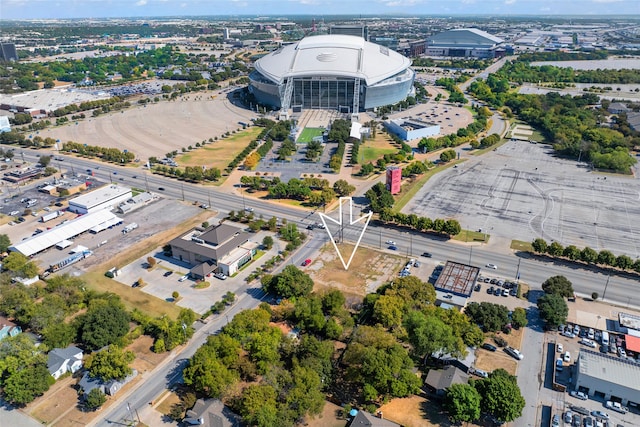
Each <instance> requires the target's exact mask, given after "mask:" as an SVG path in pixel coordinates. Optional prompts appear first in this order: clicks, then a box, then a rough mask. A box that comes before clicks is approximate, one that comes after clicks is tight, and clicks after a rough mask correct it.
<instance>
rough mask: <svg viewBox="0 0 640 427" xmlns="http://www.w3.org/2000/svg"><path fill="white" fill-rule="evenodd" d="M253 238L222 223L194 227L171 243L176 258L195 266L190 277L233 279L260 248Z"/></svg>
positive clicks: (190, 272)
mask: <svg viewBox="0 0 640 427" xmlns="http://www.w3.org/2000/svg"><path fill="white" fill-rule="evenodd" d="M249 237H250V235H249V233H247V232H246V231H244V230H242V229H241V228H238V227H236V226H233V225H230V224H227V223H221V224H218V225H212V226H211V227H209V228H206V229H204V230H203V229H201V228H195V229H193V230H191V231H189V232H188V233H187V234H185V235H183V236H180V237H176V238H175V239H173V240H171V241H170V242H169V245H170V246H171V252H172V256H173V258H176V259H179V260H180V261H185V262H188V263H189V264H191V265H192V266H193V267H192V268H191V270H190V271H189V274H190V275H191V277H193V278H194V279H204V278H205V277H207V276H208V275H209V274H211V273H213V272H220V273H223V274H226V275H227V276H231V275H233V274H235V273H236V272H237V271H238V270H239V269H240V267H242V266H243V265H245V264H246V263H248V262H249V261H251V260H252V259H253V257H254V255H255V254H256V249H257V247H258V245H257V244H256V243H254V242H251V240H250V239H249Z"/></svg>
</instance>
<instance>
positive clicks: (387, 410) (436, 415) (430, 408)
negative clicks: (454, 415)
mask: <svg viewBox="0 0 640 427" xmlns="http://www.w3.org/2000/svg"><path fill="white" fill-rule="evenodd" d="M379 410H380V411H382V416H383V417H384V418H386V419H388V420H391V421H394V422H396V423H398V424H401V425H403V426H405V427H426V426H440V427H446V426H450V425H451V424H450V423H449V420H448V419H447V416H446V415H445V414H443V413H442V411H441V409H440V405H438V404H435V403H433V402H431V401H429V400H428V399H426V398H425V397H422V396H411V397H405V398H402V399H393V400H392V401H391V402H389V403H387V404H386V405H382V406H381V407H380V409H379Z"/></svg>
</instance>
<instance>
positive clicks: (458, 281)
mask: <svg viewBox="0 0 640 427" xmlns="http://www.w3.org/2000/svg"><path fill="white" fill-rule="evenodd" d="M479 274H480V268H478V267H474V266H472V265H467V264H461V263H458V262H453V261H447V263H446V264H445V265H444V267H443V268H442V272H441V273H440V276H438V278H437V279H436V282H435V283H434V284H433V287H434V288H435V289H436V304H437V305H442V304H447V305H450V306H456V307H458V308H461V309H462V308H464V307H465V306H466V305H467V300H468V299H469V297H470V296H471V294H472V293H473V287H474V286H475V284H476V280H477V279H478V275H479Z"/></svg>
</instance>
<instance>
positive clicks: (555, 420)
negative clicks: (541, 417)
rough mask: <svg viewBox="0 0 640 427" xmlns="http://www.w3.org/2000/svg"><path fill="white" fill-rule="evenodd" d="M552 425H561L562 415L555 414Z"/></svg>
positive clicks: (552, 426) (553, 426)
mask: <svg viewBox="0 0 640 427" xmlns="http://www.w3.org/2000/svg"><path fill="white" fill-rule="evenodd" d="M551 427H560V415H558V414H555V415H554V416H553V418H552V419H551Z"/></svg>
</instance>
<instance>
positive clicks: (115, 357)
mask: <svg viewBox="0 0 640 427" xmlns="http://www.w3.org/2000/svg"><path fill="white" fill-rule="evenodd" d="M135 357H136V356H135V354H134V353H133V352H131V351H125V350H123V349H122V348H120V347H118V346H116V345H110V346H109V347H108V348H105V349H103V350H100V351H98V352H96V353H93V354H90V355H89V356H87V358H86V359H85V362H84V367H85V368H86V369H87V370H88V371H89V374H90V375H91V376H92V377H94V378H100V379H102V380H103V381H109V380H123V379H124V378H125V377H126V376H127V375H130V374H131V372H132V370H131V368H130V367H129V364H130V363H131V362H133V359H135Z"/></svg>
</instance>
